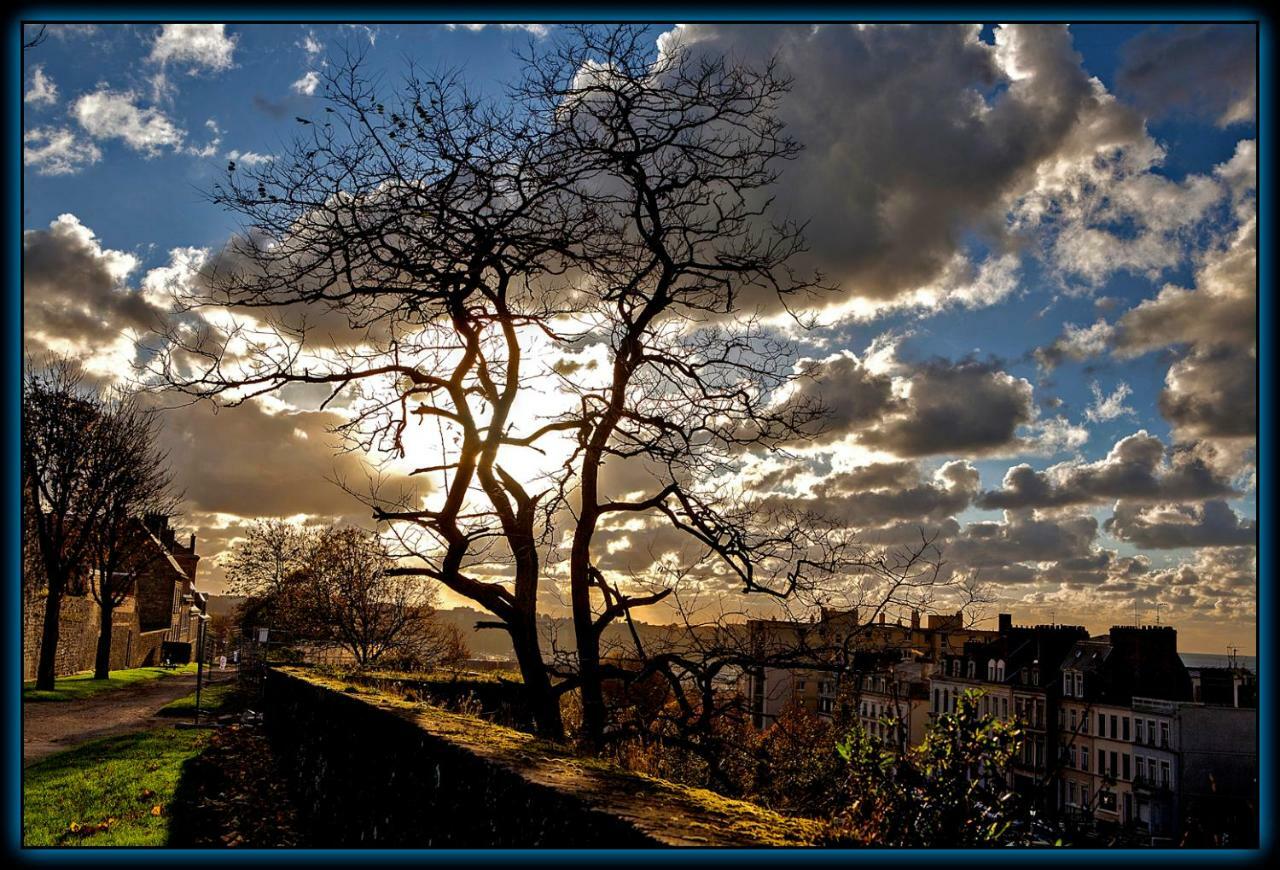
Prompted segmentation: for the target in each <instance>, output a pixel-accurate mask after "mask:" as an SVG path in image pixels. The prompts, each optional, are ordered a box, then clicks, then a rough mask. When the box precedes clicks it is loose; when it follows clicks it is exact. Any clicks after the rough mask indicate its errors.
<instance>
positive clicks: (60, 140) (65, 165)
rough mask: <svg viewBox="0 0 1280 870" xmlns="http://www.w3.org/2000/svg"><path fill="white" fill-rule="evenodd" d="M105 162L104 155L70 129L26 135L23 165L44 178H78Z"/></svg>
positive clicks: (39, 129)
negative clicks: (70, 176)
mask: <svg viewBox="0 0 1280 870" xmlns="http://www.w3.org/2000/svg"><path fill="white" fill-rule="evenodd" d="M101 159H102V151H101V149H99V148H98V146H97V145H94V144H93V143H92V142H90V141H88V140H87V139H81V138H80V137H79V136H77V135H76V133H75V131H74V130H69V129H67V128H66V127H62V128H53V127H35V128H33V129H30V130H27V131H25V132H24V133H23V134H22V163H23V165H24V166H30V167H32V168H34V169H35V171H36V172H37V173H38V174H40V175H75V174H76V173H77V172H79V171H80V170H81V169H84V168H85V167H86V166H91V165H92V164H94V163H97V162H98V161H99V160H101Z"/></svg>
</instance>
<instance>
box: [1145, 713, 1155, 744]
mask: <svg viewBox="0 0 1280 870" xmlns="http://www.w3.org/2000/svg"><path fill="white" fill-rule="evenodd" d="M1147 745H1148V746H1155V745H1156V720H1155V719H1148V720H1147Z"/></svg>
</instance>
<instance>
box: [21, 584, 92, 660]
mask: <svg viewBox="0 0 1280 870" xmlns="http://www.w3.org/2000/svg"><path fill="white" fill-rule="evenodd" d="M44 606H45V600H44V596H43V595H40V596H34V595H33V596H28V597H27V599H26V601H25V602H24V606H23V608H22V679H24V680H34V679H35V678H36V668H37V667H38V666H39V664H40V636H41V634H42V633H43V631H44ZM97 650H98V604H97V602H96V601H94V600H93V598H92V596H89V595H64V596H63V598H62V613H61V615H60V616H59V618H58V655H57V659H56V662H55V665H54V669H55V672H56V673H57V675H58V676H66V675H67V674H74V673H78V672H80V671H86V670H90V669H91V668H92V667H93V659H94V656H95V655H96V654H97Z"/></svg>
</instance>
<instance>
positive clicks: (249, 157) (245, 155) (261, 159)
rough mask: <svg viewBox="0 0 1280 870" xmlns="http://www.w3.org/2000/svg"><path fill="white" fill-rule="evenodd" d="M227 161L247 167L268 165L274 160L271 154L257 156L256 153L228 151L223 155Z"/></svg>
mask: <svg viewBox="0 0 1280 870" xmlns="http://www.w3.org/2000/svg"><path fill="white" fill-rule="evenodd" d="M223 156H224V157H226V158H227V159H228V160H230V161H233V162H235V163H238V164H242V165H244V166H248V167H254V166H261V165H262V164H264V163H270V162H271V161H272V160H275V159H276V158H275V155H273V154H259V153H258V152H256V151H235V150H232V151H228V152H227V153H226V154H224V155H223Z"/></svg>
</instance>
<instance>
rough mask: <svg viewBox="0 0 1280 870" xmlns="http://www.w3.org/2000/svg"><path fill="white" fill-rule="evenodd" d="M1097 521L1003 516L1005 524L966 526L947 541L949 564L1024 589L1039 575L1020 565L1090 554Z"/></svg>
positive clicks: (1026, 514)
mask: <svg viewBox="0 0 1280 870" xmlns="http://www.w3.org/2000/svg"><path fill="white" fill-rule="evenodd" d="M1097 536H1098V520H1097V519H1096V518H1095V517H1093V516H1092V515H1090V514H1078V515H1069V516H1061V517H1058V516H1055V517H1047V516H1040V515H1037V514H1035V513H1034V512H1032V511H1006V512H1005V517H1004V521H1003V522H987V521H984V522H975V523H969V524H968V525H967V526H965V527H964V530H963V531H962V532H961V533H960V535H959V536H958V537H956V538H955V539H953V540H951V541H948V542H947V543H946V547H945V550H944V555H945V557H946V559H947V561H948V562H949V563H953V564H956V565H959V566H966V567H969V568H973V569H978V570H979V572H980V575H981V576H982V577H983V578H984V579H987V580H999V581H1001V582H1006V583H1027V582H1031V581H1033V580H1035V579H1037V577H1038V571H1037V570H1036V569H1034V568H1033V567H1030V566H1028V565H1026V564H1024V563H1028V562H1059V561H1063V560H1073V559H1080V558H1082V557H1085V556H1088V555H1090V554H1092V553H1093V544H1094V541H1095V540H1096V539H1097Z"/></svg>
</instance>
